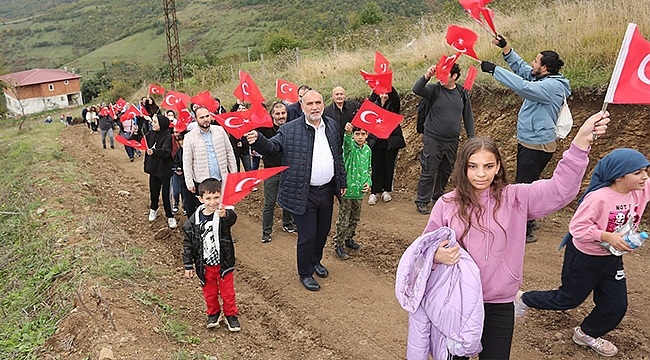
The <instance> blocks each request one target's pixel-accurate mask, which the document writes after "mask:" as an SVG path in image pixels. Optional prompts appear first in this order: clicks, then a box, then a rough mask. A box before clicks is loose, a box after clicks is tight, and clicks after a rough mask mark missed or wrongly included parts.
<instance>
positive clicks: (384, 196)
mask: <svg viewBox="0 0 650 360" xmlns="http://www.w3.org/2000/svg"><path fill="white" fill-rule="evenodd" d="M381 199H382V200H384V202H389V201H391V200H393V197H392V196H390V193H389V192H388V191H384V193H383V194H381Z"/></svg>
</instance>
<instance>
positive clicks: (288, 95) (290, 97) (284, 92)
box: [275, 79, 298, 103]
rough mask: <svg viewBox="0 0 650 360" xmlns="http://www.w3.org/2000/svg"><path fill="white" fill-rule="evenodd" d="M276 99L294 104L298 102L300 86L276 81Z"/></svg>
mask: <svg viewBox="0 0 650 360" xmlns="http://www.w3.org/2000/svg"><path fill="white" fill-rule="evenodd" d="M275 97H277V98H278V99H281V100H286V101H289V102H292V103H295V102H298V86H297V85H296V84H294V83H292V82H289V81H286V80H282V79H277V80H275Z"/></svg>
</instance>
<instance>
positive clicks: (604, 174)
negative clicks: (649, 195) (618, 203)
mask: <svg viewBox="0 0 650 360" xmlns="http://www.w3.org/2000/svg"><path fill="white" fill-rule="evenodd" d="M648 166H650V161H648V159H646V157H645V156H644V155H643V154H641V153H640V152H638V151H636V150H634V149H628V148H620V149H615V150H613V151H612V152H610V153H609V154H607V155H605V157H603V158H602V159H601V160H600V161H599V162H598V164H596V167H595V168H594V173H593V174H591V180H589V186H587V189H586V190H585V192H584V194H582V196H581V197H580V199H578V205H580V204H581V203H582V201H583V200H584V199H585V196H587V194H589V193H590V192H592V191H596V190H598V189H600V188H604V187H606V186H610V185H612V184H613V183H614V180H616V179H618V178H621V177H623V176H625V174H629V173H633V172H635V171H638V170H641V169H643V168H645V167H648ZM572 239H573V235H571V233H567V234H566V235H565V236H564V238H563V239H562V242H561V243H560V249H562V248H563V247H564V246H565V245H566V244H568V243H569V241H571V240H572Z"/></svg>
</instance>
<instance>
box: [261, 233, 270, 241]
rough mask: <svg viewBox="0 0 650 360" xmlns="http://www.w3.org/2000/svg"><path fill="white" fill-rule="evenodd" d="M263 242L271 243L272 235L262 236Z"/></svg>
mask: <svg viewBox="0 0 650 360" xmlns="http://www.w3.org/2000/svg"><path fill="white" fill-rule="evenodd" d="M262 242H263V243H267V242H271V235H266V234H264V235H262Z"/></svg>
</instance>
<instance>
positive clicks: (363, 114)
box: [359, 110, 379, 124]
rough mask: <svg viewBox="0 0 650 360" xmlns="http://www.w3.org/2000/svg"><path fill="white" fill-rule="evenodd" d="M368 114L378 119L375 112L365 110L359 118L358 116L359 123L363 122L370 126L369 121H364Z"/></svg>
mask: <svg viewBox="0 0 650 360" xmlns="http://www.w3.org/2000/svg"><path fill="white" fill-rule="evenodd" d="M369 114H373V115H375V116H377V117H379V115H378V114H377V113H376V112H374V111H372V110H365V111H364V112H362V113H361V116H359V118H360V119H361V121H363V122H364V123H366V124H372V123H371V122H370V121H368V120H366V116H368V115H369Z"/></svg>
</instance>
